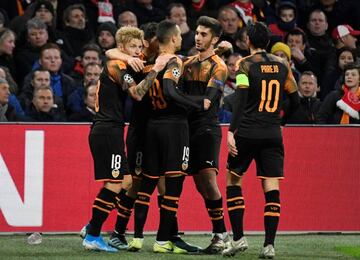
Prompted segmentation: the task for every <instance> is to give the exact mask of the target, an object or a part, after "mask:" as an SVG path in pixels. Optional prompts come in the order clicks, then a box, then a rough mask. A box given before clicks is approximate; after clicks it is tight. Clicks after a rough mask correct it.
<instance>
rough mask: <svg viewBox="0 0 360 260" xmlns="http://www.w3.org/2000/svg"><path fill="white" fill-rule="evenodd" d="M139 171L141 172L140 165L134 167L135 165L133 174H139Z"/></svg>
mask: <svg viewBox="0 0 360 260" xmlns="http://www.w3.org/2000/svg"><path fill="white" fill-rule="evenodd" d="M141 172H142V169H141V167H139V166H136V167H135V174H136V175H139V174H140V173H141Z"/></svg>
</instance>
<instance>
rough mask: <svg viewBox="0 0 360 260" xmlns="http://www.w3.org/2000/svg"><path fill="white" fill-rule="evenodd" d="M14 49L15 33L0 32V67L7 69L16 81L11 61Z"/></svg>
mask: <svg viewBox="0 0 360 260" xmlns="http://www.w3.org/2000/svg"><path fill="white" fill-rule="evenodd" d="M14 49H15V33H14V32H13V31H11V30H10V29H7V28H3V29H2V30H0V66H4V67H7V68H8V69H9V71H10V74H11V76H12V77H13V78H14V79H16V76H17V74H16V67H15V62H14V59H13V53H14Z"/></svg>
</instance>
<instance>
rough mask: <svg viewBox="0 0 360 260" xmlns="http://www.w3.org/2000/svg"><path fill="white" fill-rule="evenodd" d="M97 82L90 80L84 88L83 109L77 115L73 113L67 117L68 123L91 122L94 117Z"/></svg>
mask: <svg viewBox="0 0 360 260" xmlns="http://www.w3.org/2000/svg"><path fill="white" fill-rule="evenodd" d="M96 88H97V81H95V80H92V81H90V82H89V83H88V85H87V86H86V87H85V88H84V94H83V98H84V104H85V106H84V108H83V109H82V110H80V111H79V112H78V113H74V114H72V115H71V116H70V117H69V121H73V122H92V121H93V119H94V116H95V99H96Z"/></svg>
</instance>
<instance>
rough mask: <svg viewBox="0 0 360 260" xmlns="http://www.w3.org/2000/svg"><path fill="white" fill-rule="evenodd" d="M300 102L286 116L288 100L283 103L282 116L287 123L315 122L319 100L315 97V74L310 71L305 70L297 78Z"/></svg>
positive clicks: (316, 87) (316, 84) (316, 85)
mask: <svg viewBox="0 0 360 260" xmlns="http://www.w3.org/2000/svg"><path fill="white" fill-rule="evenodd" d="M298 87H299V97H300V104H299V106H298V107H297V109H296V110H295V111H293V112H292V114H291V115H289V116H287V114H288V109H289V100H286V101H285V102H284V105H283V111H284V114H285V115H284V118H286V119H287V120H286V123H287V124H315V123H316V121H315V119H316V114H317V112H318V111H319V109H320V106H321V101H320V100H319V99H318V98H317V97H316V92H317V90H318V83H317V78H316V76H315V74H314V73H313V72H311V71H305V72H303V74H302V75H301V77H300V80H299V84H298Z"/></svg>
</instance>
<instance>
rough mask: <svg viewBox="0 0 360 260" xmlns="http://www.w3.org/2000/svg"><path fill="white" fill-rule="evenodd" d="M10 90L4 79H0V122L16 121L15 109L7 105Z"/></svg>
mask: <svg viewBox="0 0 360 260" xmlns="http://www.w3.org/2000/svg"><path fill="white" fill-rule="evenodd" d="M9 96H10V89H9V84H8V83H7V81H6V80H5V79H2V78H0V122H8V121H16V120H17V118H16V113H15V109H14V108H13V107H12V106H11V105H9Z"/></svg>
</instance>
